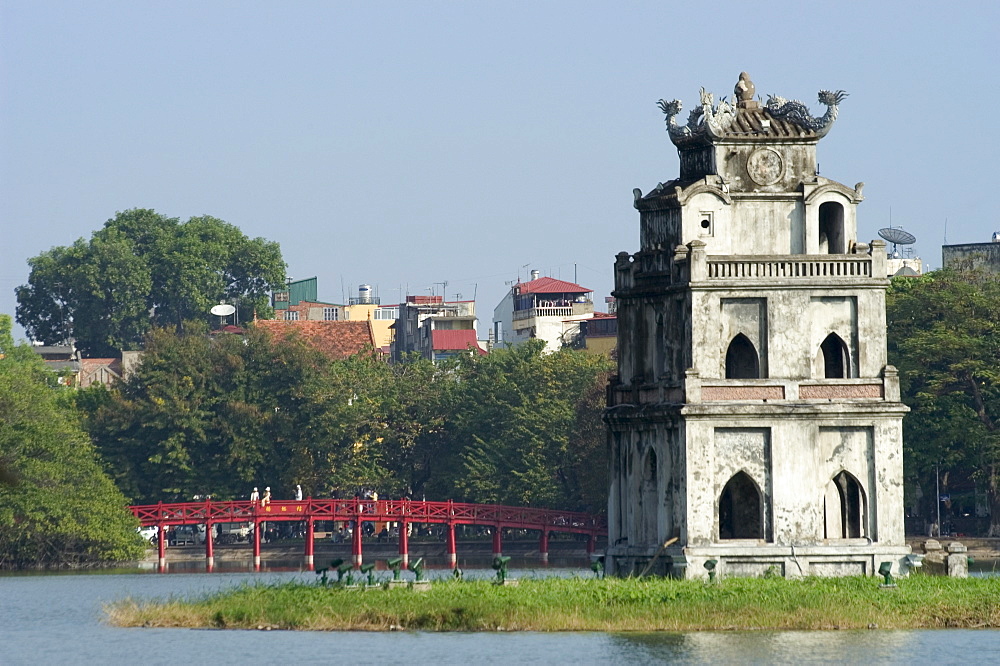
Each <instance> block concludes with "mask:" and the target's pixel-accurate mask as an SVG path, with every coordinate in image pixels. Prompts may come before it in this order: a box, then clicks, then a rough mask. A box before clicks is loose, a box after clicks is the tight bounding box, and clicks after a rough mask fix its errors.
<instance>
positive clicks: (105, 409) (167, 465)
mask: <svg viewBox="0 0 1000 666" xmlns="http://www.w3.org/2000/svg"><path fill="white" fill-rule="evenodd" d="M327 363H328V361H327V360H326V359H325V357H323V356H322V355H321V354H320V353H319V352H317V351H315V350H314V349H312V348H310V347H308V346H307V345H305V344H296V343H294V342H288V343H283V344H280V345H276V344H272V341H271V340H270V337H269V336H268V335H267V333H266V332H264V331H258V330H250V331H249V332H248V333H247V334H246V335H245V336H239V335H219V336H215V337H214V338H211V337H209V336H206V335H204V334H178V333H176V331H173V330H168V329H156V330H154V331H152V332H151V333H150V334H149V335H148V336H147V340H146V351H145V353H144V354H143V357H142V361H141V363H140V364H139V366H138V368H137V369H136V370H135V372H134V373H133V374H132V375H131V376H130V377H129V378H128V379H127V380H125V381H124V382H123V383H122V384H120V385H119V386H118V387H116V388H115V389H113V390H112V391H111V393H110V395H109V396H108V397H107V398H106V399H95V398H88V399H87V400H86V401H83V402H81V401H78V404H81V406H82V407H84V408H85V409H86V411H87V414H88V418H87V426H88V429H89V431H90V433H91V436H92V437H93V438H94V441H95V443H96V444H97V446H98V449H99V450H100V451H101V454H102V455H103V456H104V458H105V459H106V460H107V461H108V463H109V467H110V469H112V473H113V474H114V475H115V479H116V481H117V482H118V483H119V485H120V486H121V487H122V488H124V489H126V490H127V492H129V493H131V494H132V495H134V496H135V497H137V498H138V499H140V500H141V501H144V502H155V501H160V500H164V501H166V500H190V499H191V498H192V497H193V496H194V495H212V496H214V497H217V498H221V499H230V498H234V497H239V496H241V495H245V494H247V492H248V487H249V486H251V485H262V484H266V485H273V486H275V489H276V490H277V488H279V487H282V486H285V487H291V486H292V485H294V483H297V482H301V481H299V480H296V476H295V475H296V474H297V472H298V470H302V469H303V468H304V467H305V466H306V465H305V464H303V462H302V460H301V458H302V456H303V455H306V454H305V453H304V452H303V451H302V450H301V448H302V446H303V442H304V441H305V442H308V441H309V439H310V428H311V422H312V421H313V419H314V418H315V417H316V415H317V405H320V406H321V405H322V404H323V401H324V400H325V397H324V395H323V394H324V392H325V391H326V390H327V389H326V388H325V387H324V383H323V381H321V379H320V376H321V375H322V373H323V372H324V371H325V368H326V365H327Z"/></svg>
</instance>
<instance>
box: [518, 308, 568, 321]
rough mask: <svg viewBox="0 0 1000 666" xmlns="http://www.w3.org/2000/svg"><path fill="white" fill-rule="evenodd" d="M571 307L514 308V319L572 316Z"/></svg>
mask: <svg viewBox="0 0 1000 666" xmlns="http://www.w3.org/2000/svg"><path fill="white" fill-rule="evenodd" d="M572 316H573V308H572V307H560V308H531V309H528V310H515V311H514V321H518V320H520V319H532V318H534V317H572Z"/></svg>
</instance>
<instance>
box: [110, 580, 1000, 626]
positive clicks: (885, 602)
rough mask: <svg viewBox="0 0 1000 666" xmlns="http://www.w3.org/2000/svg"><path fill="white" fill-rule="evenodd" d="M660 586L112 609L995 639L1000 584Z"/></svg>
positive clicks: (119, 621) (390, 592) (453, 588)
mask: <svg viewBox="0 0 1000 666" xmlns="http://www.w3.org/2000/svg"><path fill="white" fill-rule="evenodd" d="M879 582H880V579H875V578H867V577H852V578H806V579H802V580H785V579H781V578H777V579H746V578H744V579H741V578H732V579H726V580H724V581H722V582H720V583H718V584H713V585H708V584H705V583H703V582H700V581H678V580H670V579H660V578H642V579H613V578H608V579H603V580H596V579H557V578H547V579H538V580H521V581H519V584H518V585H516V586H498V585H494V584H493V583H491V582H489V581H466V582H457V581H440V582H435V583H433V584H432V585H431V586H430V588H429V589H428V590H427V591H425V592H417V591H414V590H411V589H408V588H393V589H382V588H381V587H377V588H368V589H363V588H358V589H352V588H337V587H321V586H316V585H309V584H304V583H286V584H281V585H255V586H244V587H239V588H235V589H232V590H227V591H223V592H220V593H217V594H213V595H210V596H207V597H204V598H198V599H188V600H170V601H151V602H140V601H135V600H126V601H122V602H118V603H115V604H113V605H111V606H109V607H108V609H107V612H108V616H109V619H110V621H111V623H112V624H116V625H119V626H155V627H206V628H207V627H213V628H229V629H248V628H250V629H253V628H274V629H300V630H319V631H336V630H351V631H358V630H361V631H365V630H367V631H388V630H391V629H407V630H421V631H497V630H506V631H517V630H524V631H694V630H710V629H715V630H718V629H741V630H745V629H864V628H873V627H878V628H883V629H905V628H935V627H1000V601H998V600H1000V579H998V578H969V579H951V578H937V577H930V576H911V577H910V578H908V579H905V580H902V581H900V582H899V587H898V588H896V589H881V588H879Z"/></svg>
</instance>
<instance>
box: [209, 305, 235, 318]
mask: <svg viewBox="0 0 1000 666" xmlns="http://www.w3.org/2000/svg"><path fill="white" fill-rule="evenodd" d="M234 312H236V308H235V307H233V306H232V305H229V304H228V303H219V304H218V305H216V306H214V307H213V308H212V314H214V315H218V316H219V317H228V316H229V315H231V314H233V313H234Z"/></svg>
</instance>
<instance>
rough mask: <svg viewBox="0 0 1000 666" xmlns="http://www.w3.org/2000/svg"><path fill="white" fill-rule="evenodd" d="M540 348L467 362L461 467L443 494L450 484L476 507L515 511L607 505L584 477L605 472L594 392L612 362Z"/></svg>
mask: <svg viewBox="0 0 1000 666" xmlns="http://www.w3.org/2000/svg"><path fill="white" fill-rule="evenodd" d="M543 348H544V346H543V345H542V344H541V343H540V342H535V341H532V342H529V343H526V344H523V345H520V346H517V347H512V348H508V349H501V350H495V351H494V352H493V353H491V354H490V355H489V356H486V357H482V358H478V357H477V358H473V357H469V358H467V359H463V360H462V365H461V366H460V370H459V375H460V377H461V386H462V389H461V393H462V394H461V398H460V402H459V403H458V406H457V408H456V413H455V416H454V421H455V429H456V432H455V434H454V438H455V441H457V442H461V443H462V444H461V446H459V447H456V450H455V454H454V455H455V456H457V458H458V461H460V464H458V465H454V466H453V467H452V468H451V470H450V474H448V475H445V476H443V477H442V478H441V479H439V484H441V485H440V486H439V489H440V490H445V489H446V487H447V486H448V485H451V486H453V487H454V488H456V489H458V490H459V491H460V492H462V493H463V495H464V497H465V498H466V499H469V500H471V501H478V502H499V503H504V504H514V505H534V506H553V507H570V508H595V507H601V506H603V505H604V503H605V502H606V501H607V496H606V494H603V496H600V497H597V496H595V495H596V494H600V493H601V490H600V487H599V485H598V486H594V485H592V484H587V486H585V485H584V483H583V479H584V475H581V474H580V471H581V470H582V469H587V468H597V469H600V470H606V469H607V463H606V454H605V448H604V444H603V443H604V441H605V440H604V437H605V435H604V433H605V430H604V425H603V423H601V422H600V414H601V411H602V409H603V401H602V400H601V399H600V398H598V397H596V396H595V392H597V391H600V390H601V388H602V387H603V385H604V384H605V383H606V381H607V374H606V373H607V372H608V371H609V370H610V361H609V360H608V359H606V358H604V357H602V356H593V355H590V354H587V353H586V352H582V351H577V350H570V349H563V350H560V351H558V352H556V353H553V354H544V353H543V351H542V350H543ZM595 442H599V444H595ZM581 445H582V446H581ZM605 473H606V472H605ZM442 486H443V487H442ZM585 488H588V489H589V492H588V490H585ZM590 493H595V495H591V494H590Z"/></svg>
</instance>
